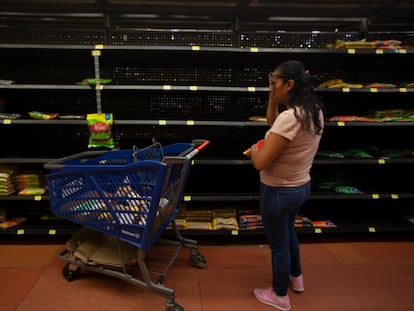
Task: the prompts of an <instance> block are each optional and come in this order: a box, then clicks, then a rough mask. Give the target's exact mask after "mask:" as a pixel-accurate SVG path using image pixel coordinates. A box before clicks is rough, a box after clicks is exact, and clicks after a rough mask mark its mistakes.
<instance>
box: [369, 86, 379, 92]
mask: <svg viewBox="0 0 414 311" xmlns="http://www.w3.org/2000/svg"><path fill="white" fill-rule="evenodd" d="M369 91H370V92H372V93H377V92H378V89H377V88H376V87H371V88H370V89H369Z"/></svg>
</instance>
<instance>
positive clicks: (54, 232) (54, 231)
mask: <svg viewBox="0 0 414 311" xmlns="http://www.w3.org/2000/svg"><path fill="white" fill-rule="evenodd" d="M48 234H49V235H56V229H49V232H48Z"/></svg>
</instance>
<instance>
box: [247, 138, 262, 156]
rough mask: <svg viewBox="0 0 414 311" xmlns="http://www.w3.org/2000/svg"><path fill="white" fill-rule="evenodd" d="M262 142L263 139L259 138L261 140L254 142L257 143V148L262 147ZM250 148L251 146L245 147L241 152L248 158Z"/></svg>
mask: <svg viewBox="0 0 414 311" xmlns="http://www.w3.org/2000/svg"><path fill="white" fill-rule="evenodd" d="M263 143H264V139H261V140H259V141H258V142H257V143H256V144H257V147H258V148H259V150H260V149H261V148H262V146H263ZM250 149H251V148H249V149H246V150H245V151H244V152H243V154H244V155H245V156H247V157H249V158H250V152H251V150H250Z"/></svg>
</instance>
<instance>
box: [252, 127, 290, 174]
mask: <svg viewBox="0 0 414 311" xmlns="http://www.w3.org/2000/svg"><path fill="white" fill-rule="evenodd" d="M289 142H290V141H289V140H288V139H287V138H285V137H283V136H281V135H279V134H276V133H272V132H270V133H269V134H268V135H267V137H266V139H265V140H264V142H263V145H262V147H261V148H260V150H259V148H258V147H257V144H254V145H253V146H252V147H251V151H250V157H251V160H252V164H253V166H254V167H255V169H257V170H258V171H260V170H262V169H265V168H267V167H268V166H269V165H270V164H271V163H272V162H273V161H274V160H275V159H276V158H277V157H278V156H279V154H280V153H281V152H282V151H283V149H285V148H286V146H287V145H288V144H289Z"/></svg>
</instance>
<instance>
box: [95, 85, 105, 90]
mask: <svg viewBox="0 0 414 311" xmlns="http://www.w3.org/2000/svg"><path fill="white" fill-rule="evenodd" d="M103 87H104V86H103V85H102V84H96V85H95V90H103Z"/></svg>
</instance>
